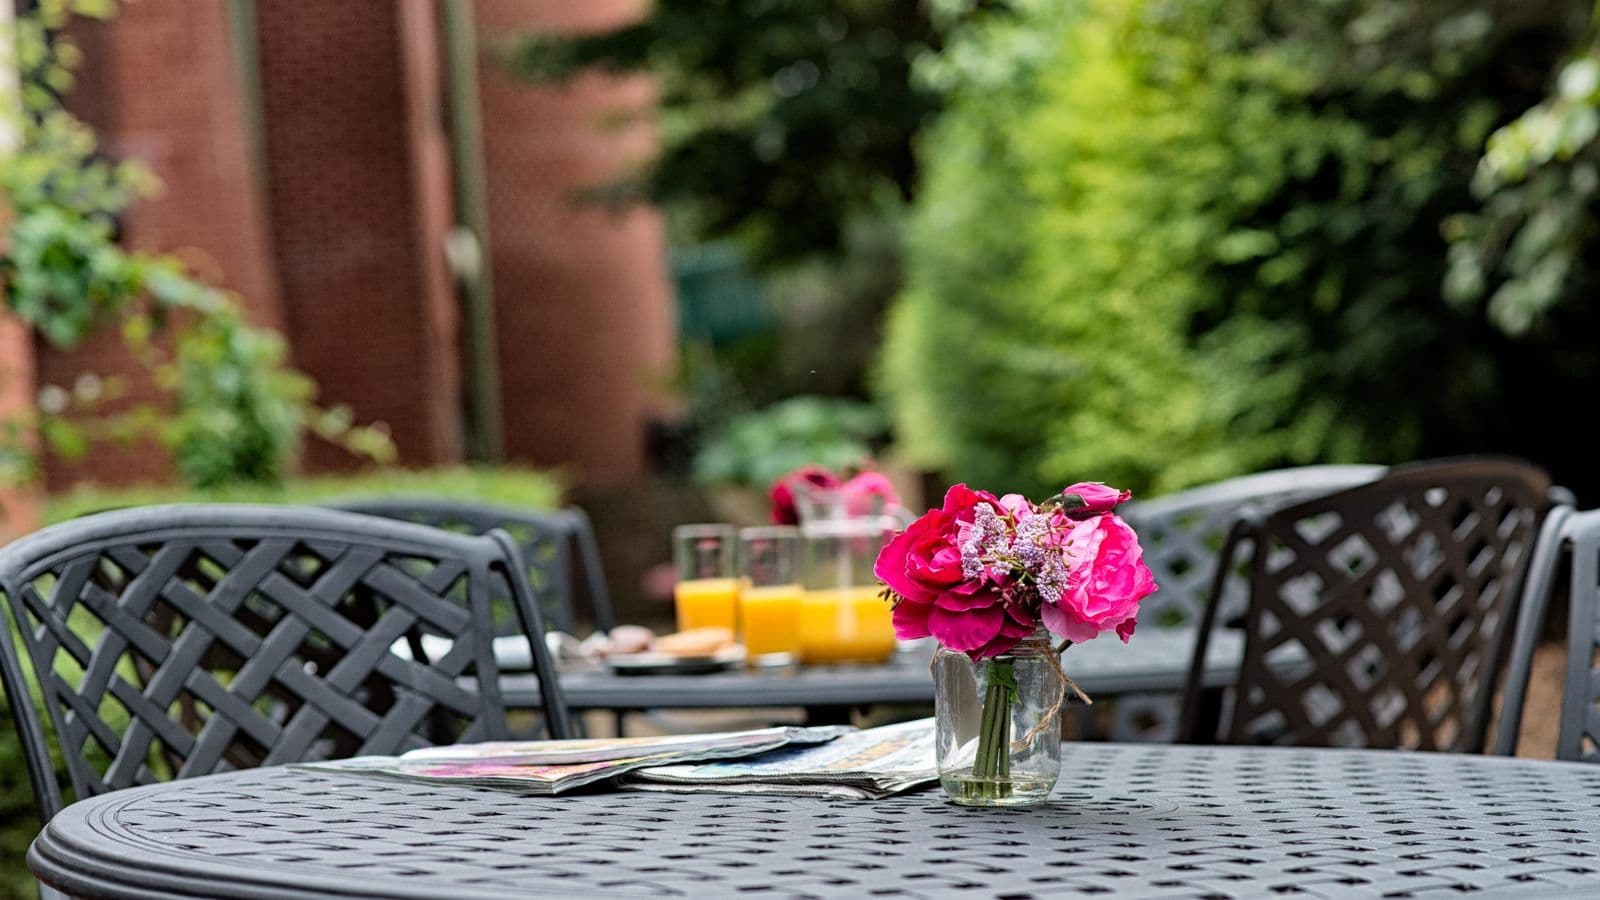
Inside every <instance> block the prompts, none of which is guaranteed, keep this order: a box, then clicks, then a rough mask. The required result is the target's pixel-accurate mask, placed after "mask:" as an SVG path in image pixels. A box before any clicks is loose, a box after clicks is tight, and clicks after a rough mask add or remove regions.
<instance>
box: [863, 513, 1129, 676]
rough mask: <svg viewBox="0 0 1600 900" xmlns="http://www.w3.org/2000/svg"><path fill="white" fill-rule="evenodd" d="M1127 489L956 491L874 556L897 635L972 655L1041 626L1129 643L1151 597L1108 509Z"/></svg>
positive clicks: (1007, 644)
mask: <svg viewBox="0 0 1600 900" xmlns="http://www.w3.org/2000/svg"><path fill="white" fill-rule="evenodd" d="M1128 497H1129V493H1128V492H1127V491H1118V490H1115V489H1113V488H1109V487H1106V486H1105V485H1103V484H1091V483H1081V484H1075V485H1072V486H1071V487H1069V488H1067V489H1065V490H1063V491H1062V492H1061V493H1060V494H1057V495H1056V496H1055V497H1052V498H1050V499H1049V500H1047V501H1045V502H1044V503H1041V504H1035V503H1030V502H1028V501H1027V500H1026V499H1024V498H1023V497H1022V496H1020V495H1018V494H1007V495H1006V496H1004V497H999V498H997V497H995V496H994V495H993V494H990V493H987V492H985V491H975V490H972V489H971V488H969V487H967V486H966V485H964V484H958V485H956V486H955V487H952V488H951V489H950V490H949V492H948V493H946V494H945V495H944V506H942V507H940V508H938V509H931V510H929V511H928V512H927V513H926V514H924V515H923V516H922V517H921V518H919V519H917V520H916V521H915V522H912V523H911V526H910V527H909V528H907V529H906V530H905V531H903V532H901V533H900V534H899V535H897V536H896V537H895V539H894V540H893V541H891V542H890V543H889V544H888V545H887V546H885V547H884V548H883V552H881V553H879V554H878V562H877V565H876V566H875V567H874V572H875V573H876V574H877V576H878V578H879V580H881V581H882V582H883V583H884V584H885V585H886V586H887V587H888V595H889V597H890V599H891V600H893V601H894V628H895V634H896V635H897V636H898V637H900V638H901V639H905V640H910V639H913V638H921V637H927V636H929V635H932V636H933V637H934V639H935V640H937V641H938V642H939V643H940V644H941V645H942V646H944V647H947V648H949V649H951V650H958V651H961V652H963V653H966V654H967V655H968V656H970V657H972V658H973V659H974V660H981V659H988V658H991V657H994V656H998V655H1000V654H1003V653H1005V652H1006V651H1007V650H1010V649H1011V648H1012V647H1014V646H1016V644H1017V642H1018V641H1020V640H1022V639H1023V638H1025V637H1027V636H1028V635H1030V634H1033V632H1034V630H1035V629H1036V628H1037V627H1038V626H1039V625H1041V624H1042V625H1043V626H1044V627H1045V628H1046V629H1047V630H1049V631H1050V632H1051V633H1052V634H1054V635H1056V636H1057V637H1060V638H1062V639H1064V640H1067V641H1070V642H1072V643H1078V642H1081V641H1088V640H1093V639H1094V638H1096V637H1098V636H1099V635H1100V634H1101V633H1102V632H1106V631H1115V632H1116V633H1117V636H1118V637H1120V638H1122V640H1123V641H1124V642H1126V641H1127V640H1128V638H1130V637H1132V636H1133V629H1134V626H1135V625H1136V624H1137V620H1138V616H1139V601H1141V600H1143V599H1144V598H1145V597H1147V596H1149V595H1150V594H1151V593H1153V592H1154V591H1155V590H1156V582H1155V578H1154V577H1153V576H1152V575H1151V574H1150V569H1149V567H1148V566H1146V565H1145V564H1144V551H1143V550H1142V549H1141V548H1140V547H1139V536H1138V535H1136V534H1134V533H1133V529H1132V528H1130V527H1128V523H1126V522H1124V521H1122V518H1121V517H1120V516H1118V515H1117V514H1116V513H1115V509H1116V507H1117V504H1119V503H1122V502H1123V501H1125V500H1127V499H1128Z"/></svg>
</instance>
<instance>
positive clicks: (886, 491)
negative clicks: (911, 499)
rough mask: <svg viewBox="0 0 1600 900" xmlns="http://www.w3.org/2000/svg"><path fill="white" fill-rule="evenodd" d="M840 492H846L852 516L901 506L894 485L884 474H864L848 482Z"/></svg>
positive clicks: (846, 499)
mask: <svg viewBox="0 0 1600 900" xmlns="http://www.w3.org/2000/svg"><path fill="white" fill-rule="evenodd" d="M839 490H841V491H843V492H844V495H845V505H846V509H848V510H849V512H850V513H851V514H852V515H869V514H872V513H877V512H881V511H883V510H884V509H887V508H888V507H891V506H899V505H900V495H899V494H898V493H897V492H896V491H895V489H894V483H893V482H891V481H890V480H889V476H887V475H885V474H883V473H882V472H872V471H867V472H862V473H860V474H859V475H857V476H856V477H854V478H852V479H850V480H849V481H846V482H845V483H844V484H843V485H842V486H841V487H840V488H839Z"/></svg>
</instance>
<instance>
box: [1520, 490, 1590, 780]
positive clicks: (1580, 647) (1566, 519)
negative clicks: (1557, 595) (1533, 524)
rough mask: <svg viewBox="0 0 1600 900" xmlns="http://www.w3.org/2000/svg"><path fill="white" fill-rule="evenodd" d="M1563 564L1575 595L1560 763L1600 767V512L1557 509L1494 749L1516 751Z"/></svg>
mask: <svg viewBox="0 0 1600 900" xmlns="http://www.w3.org/2000/svg"><path fill="white" fill-rule="evenodd" d="M1563 562H1570V569H1571V580H1570V582H1569V583H1570V589H1571V593H1570V594H1569V595H1568V602H1569V606H1568V608H1567V660H1566V675H1565V678H1564V679H1563V684H1562V689H1561V728H1560V731H1559V732H1558V734H1557V736H1556V758H1557V759H1561V760H1566V761H1569V762H1590V763H1593V762H1600V662H1597V660H1600V511H1590V512H1574V511H1573V510H1571V509H1569V508H1565V507H1559V508H1557V509H1555V510H1553V511H1552V512H1551V515H1550V517H1549V519H1548V520H1547V521H1546V523H1545V527H1544V529H1543V530H1542V533H1541V535H1540V542H1539V548H1538V551H1537V552H1536V553H1535V554H1534V561H1533V565H1532V567H1531V571H1530V572H1529V575H1528V590H1527V592H1526V594H1525V599H1524V601H1523V604H1524V605H1523V610H1522V615H1521V617H1520V618H1519V619H1518V622H1517V635H1516V641H1515V644H1514V646H1513V651H1512V663H1511V675H1510V677H1508V678H1507V680H1506V689H1505V695H1504V704H1503V706H1502V707H1501V711H1500V724H1499V729H1498V733H1497V734H1496V736H1495V746H1494V752H1496V753H1500V754H1504V755H1508V756H1509V755H1511V754H1514V753H1516V751H1517V737H1518V731H1519V729H1520V726H1521V724H1522V716H1523V707H1524V704H1525V701H1526V698H1527V688H1528V678H1529V674H1528V673H1529V671H1530V670H1531V669H1532V664H1533V654H1534V650H1535V649H1537V647H1538V643H1539V638H1540V635H1541V634H1542V632H1543V631H1544V620H1545V614H1546V612H1547V611H1548V608H1549V601H1550V595H1551V593H1552V591H1553V590H1554V587H1555V583H1556V577H1557V572H1558V570H1559V569H1560V568H1561V566H1562V564H1563Z"/></svg>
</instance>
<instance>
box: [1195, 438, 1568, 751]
mask: <svg viewBox="0 0 1600 900" xmlns="http://www.w3.org/2000/svg"><path fill="white" fill-rule="evenodd" d="M1551 496H1552V489H1551V486H1550V481H1549V478H1548V476H1546V475H1545V473H1544V472H1543V471H1541V470H1539V469H1537V468H1534V467H1533V466H1530V465H1527V464H1525V463H1521V462H1516V461H1511V460H1502V459H1464V460H1446V461H1439V462H1431V463H1415V464H1410V465H1405V466H1399V467H1396V468H1394V469H1391V470H1390V471H1389V473H1388V474H1387V475H1385V476H1384V477H1383V478H1381V479H1379V480H1377V481H1374V482H1372V483H1370V484H1366V485H1360V486H1357V487H1353V488H1349V489H1347V490H1344V491H1339V492H1337V493H1333V494H1329V495H1327V496H1324V497H1318V498H1314V499H1311V500H1307V501H1304V502H1300V503H1296V504H1294V505H1291V506H1287V507H1284V508H1281V509H1278V510H1276V511H1273V512H1269V513H1265V514H1261V515H1251V516H1247V517H1246V518H1245V519H1242V520H1241V521H1240V523H1239V524H1237V525H1236V526H1235V527H1234V529H1233V531H1232V533H1231V534H1230V535H1229V538H1228V542H1227V546H1226V547H1225V548H1224V551H1223V562H1222V564H1221V566H1222V568H1221V570H1220V571H1227V570H1228V569H1230V568H1231V567H1232V566H1233V565H1234V562H1233V560H1234V559H1235V558H1236V557H1235V554H1237V553H1240V552H1241V551H1243V550H1244V548H1246V547H1248V551H1247V552H1248V556H1247V557H1245V560H1246V565H1247V567H1248V571H1249V578H1250V584H1249V600H1248V604H1247V607H1246V610H1245V613H1244V618H1243V628H1244V631H1245V650H1244V659H1243V663H1242V666H1241V669H1240V673H1239V680H1238V683H1237V685H1236V687H1235V688H1234V690H1233V691H1232V696H1231V702H1232V708H1231V710H1227V709H1225V710H1223V711H1222V713H1221V716H1220V718H1221V720H1222V721H1221V724H1220V727H1217V726H1215V725H1213V724H1211V723H1208V722H1207V721H1205V717H1204V716H1203V715H1202V710H1201V703H1200V699H1201V692H1200V690H1199V689H1198V681H1197V677H1198V674H1199V671H1198V670H1199V661H1200V660H1202V659H1203V658H1204V653H1205V649H1206V643H1207V641H1208V640H1210V637H1211V628H1212V625H1213V623H1214V622H1215V620H1216V619H1217V617H1218V616H1219V615H1220V614H1221V613H1220V612H1219V611H1221V610H1225V609H1226V607H1225V605H1224V603H1223V602H1221V599H1220V598H1221V597H1222V596H1223V594H1222V591H1223V587H1224V586H1223V585H1221V584H1216V585H1214V588H1213V592H1212V597H1213V599H1212V601H1211V603H1210V604H1209V605H1208V606H1207V609H1206V615H1205V618H1204V620H1203V624H1202V627H1201V630H1200V633H1199V645H1198V646H1197V648H1196V654H1195V659H1194V662H1193V663H1192V668H1191V679H1190V685H1189V690H1188V691H1187V692H1186V694H1185V699H1184V712H1183V725H1182V729H1183V735H1184V737H1185V739H1187V740H1190V741H1195V742H1201V743H1209V742H1211V741H1214V740H1218V739H1220V740H1222V741H1223V742H1226V743H1245V744H1258V743H1259V744H1300V745H1324V746H1325V745H1335V746H1363V747H1404V748H1410V749H1422V750H1454V751H1465V752H1478V751H1481V750H1482V749H1483V745H1484V740H1485V735H1486V732H1487V728H1488V713H1489V704H1490V700H1491V698H1492V696H1493V694H1494V689H1495V684H1496V681H1497V676H1498V672H1499V665H1500V662H1501V659H1502V657H1503V655H1504V652H1505V649H1506V646H1507V645H1508V643H1509V638H1510V633H1511V631H1510V627H1509V626H1510V624H1511V622H1512V621H1513V617H1514V616H1515V614H1516V612H1517V604H1518V600H1519V597H1520V591H1521V587H1522V583H1523V577H1524V573H1525V571H1526V569H1527V564H1528V556H1529V555H1530V553H1531V551H1532V549H1533V544H1534V538H1535V535H1536V533H1537V530H1538V527H1539V524H1540V519H1541V517H1542V516H1543V514H1544V513H1545V511H1546V509H1547V508H1548V507H1549V505H1550V501H1551ZM1218 581H1219V582H1220V581H1221V579H1220V578H1219V579H1218Z"/></svg>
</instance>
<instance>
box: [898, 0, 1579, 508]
mask: <svg viewBox="0 0 1600 900" xmlns="http://www.w3.org/2000/svg"><path fill="white" fill-rule="evenodd" d="M1588 12H1589V8H1588V5H1587V4H1580V3H1552V4H1519V3H1496V2H1482V0H1428V2H1421V0H1380V2H1362V3H1356V2H1327V3H1304V2H1283V0H1199V2H1175V0H1086V2H1080V3H1074V4H1070V5H1064V4H1050V3H1032V2H1019V3H1016V4H1014V5H1013V6H1012V7H1011V8H1010V9H1009V10H1008V11H1006V12H1004V13H1001V14H997V15H994V16H991V17H989V18H987V19H986V21H984V22H982V23H980V24H979V25H978V26H976V27H974V28H972V29H970V30H969V31H968V33H967V34H965V35H964V36H963V38H962V40H961V41H958V42H957V43H956V44H955V45H954V46H952V47H951V49H950V50H948V51H947V52H946V53H945V54H944V55H943V57H942V58H941V59H940V60H939V61H938V62H937V63H934V64H931V65H929V66H928V67H927V70H926V74H927V77H929V78H932V79H936V80H938V81H939V82H940V83H942V84H944V85H945V86H946V87H947V90H948V91H949V98H948V102H949V104H950V109H949V111H948V112H947V113H946V114H945V115H944V117H943V118H942V119H941V121H940V122H939V123H938V125H937V126H936V127H935V128H934V129H933V130H932V132H931V133H930V134H928V135H925V136H924V138H923V141H922V149H923V151H924V163H925V171H924V176H923V177H924V184H923V190H922V193H921V195H920V198H919V202H918V204H917V208H916V210H915V212H914V216H913V220H912V223H911V225H910V228H909V234H908V249H907V257H908V275H907V281H908V284H907V288H906V290H905V292H904V293H903V294H902V296H901V297H900V299H899V301H898V302H897V304H896V306H895V308H894V309H893V311H892V313H891V319H890V325H889V338H888V345H887V348H886V351H885V359H884V365H883V385H884V388H885V390H886V392H887V394H888V396H889V397H890V398H891V400H892V403H893V408H894V412H895V423H896V425H897V427H898V429H899V438H900V441H901V445H902V447H904V448H906V449H907V450H908V451H910V452H914V453H916V454H917V455H918V457H919V461H921V462H923V463H925V464H929V465H936V466H943V467H947V468H948V469H949V470H950V472H951V475H952V477H955V478H964V479H972V480H975V481H981V482H982V483H984V484H985V485H988V486H992V487H994V488H996V489H1001V488H1004V489H1012V488H1017V489H1024V490H1032V491H1041V490H1048V489H1050V487H1051V486H1053V485H1059V484H1060V483H1062V482H1064V481H1072V480H1076V479H1077V478H1080V477H1085V476H1092V477H1095V478H1104V479H1106V480H1109V481H1113V482H1116V483H1120V484H1127V485H1129V486H1132V487H1134V488H1135V489H1139V490H1152V489H1154V490H1165V489H1172V488H1178V487H1181V486H1185V485H1188V484H1193V483H1198V482H1203V481H1208V480H1212V479H1215V478H1220V477H1224V476H1228V475H1232V474H1237V473H1242V472H1246V471H1251V470H1254V469H1259V468H1262V467H1267V466H1273V465H1280V464H1290V463H1308V462H1315V461H1338V460H1371V461H1386V460H1399V459H1404V458H1413V457H1417V456H1430V455H1441V454H1449V453H1459V452H1469V451H1471V452H1482V451H1504V452H1512V453H1520V454H1524V455H1527V456H1530V457H1532V458H1534V459H1538V460H1540V461H1542V462H1545V463H1546V464H1548V465H1550V466H1551V467H1552V468H1554V469H1555V470H1556V473H1557V475H1558V477H1562V478H1566V479H1567V480H1569V481H1572V482H1578V483H1579V484H1575V485H1574V486H1575V487H1579V486H1583V487H1587V486H1590V485H1593V484H1594V482H1595V478H1594V476H1593V475H1592V474H1589V471H1588V470H1589V469H1590V467H1588V466H1587V465H1585V464H1583V463H1582V460H1581V454H1579V453H1578V451H1577V450H1576V449H1575V448H1574V447H1572V446H1570V444H1571V441H1570V432H1569V431H1568V429H1567V428H1565V427H1564V425H1563V420H1564V419H1566V418H1567V417H1569V416H1570V415H1571V413H1572V412H1573V410H1571V408H1570V407H1569V405H1568V403H1569V400H1570V398H1572V397H1574V396H1580V395H1581V394H1580V392H1581V390H1582V389H1584V388H1585V387H1586V386H1588V385H1591V384H1592V383H1593V379H1594V378H1595V377H1596V376H1597V375H1600V361H1597V360H1596V358H1595V357H1594V355H1593V354H1592V353H1591V352H1589V350H1588V348H1587V346H1586V344H1587V343H1588V339H1587V336H1588V335H1592V334H1594V333H1595V332H1594V327H1595V325H1596V324H1600V323H1597V322H1596V316H1595V310H1594V306H1593V304H1592V303H1570V304H1556V305H1552V306H1551V307H1550V308H1549V309H1548V310H1546V311H1545V313H1544V315H1543V317H1542V318H1541V319H1540V320H1539V321H1537V322H1535V323H1530V324H1529V325H1528V327H1526V328H1525V329H1522V330H1521V331H1520V332H1519V333H1517V334H1515V335H1513V334H1509V333H1508V332H1507V331H1505V330H1503V329H1502V328H1501V327H1498V326H1497V324H1496V323H1495V322H1494V321H1492V320H1491V318H1490V317H1489V316H1488V315H1487V314H1486V310H1485V308H1484V303H1483V302H1482V301H1477V302H1474V301H1472V300H1471V299H1470V298H1469V299H1467V300H1465V301H1458V302H1456V303H1449V302H1446V300H1445V298H1444V294H1443V290H1442V284H1443V282H1444V280H1445V276H1446V273H1447V267H1448V262H1447V261H1448V259H1449V255H1450V249H1449V241H1448V239H1447V235H1446V229H1445V223H1447V222H1450V221H1452V217H1455V216H1459V215H1463V214H1471V213H1473V212H1475V211H1476V207H1477V201H1476V199H1475V197H1474V195H1473V191H1472V181H1473V177H1474V173H1475V171H1476V170H1477V168H1478V161H1479V158H1480V156H1481V154H1482V153H1483V148H1484V144H1485V141H1486V139H1487V138H1488V137H1489V135H1490V133H1491V131H1492V130H1493V129H1495V128H1496V127H1497V126H1500V125H1503V124H1505V123H1506V122H1508V121H1510V120H1511V119H1513V118H1514V117H1515V116H1517V115H1518V114H1520V113H1522V112H1523V111H1525V110H1527V109H1528V108H1529V107H1530V106H1532V105H1534V104H1536V103H1538V102H1539V101H1540V100H1541V99H1542V98H1543V96H1544V94H1545V91H1546V90H1547V88H1548V87H1549V85H1550V82H1551V79H1552V77H1553V74H1554V73H1555V71H1556V70H1557V69H1558V68H1559V66H1560V64H1561V62H1562V61H1563V59H1564V58H1565V56H1566V55H1567V54H1568V53H1570V52H1571V49H1572V48H1573V47H1574V46H1575V45H1579V43H1580V40H1581V36H1582V34H1583V32H1584V27H1585V23H1586V20H1587V16H1588ZM1588 213H1589V214H1590V215H1592V210H1589V211H1588ZM1592 265H1594V264H1593V263H1587V262H1585V263H1583V264H1582V265H1580V266H1579V268H1583V267H1584V266H1592Z"/></svg>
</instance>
